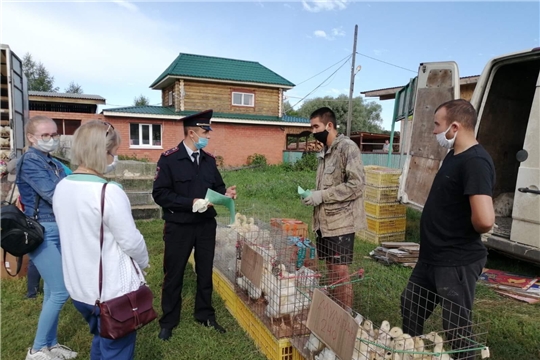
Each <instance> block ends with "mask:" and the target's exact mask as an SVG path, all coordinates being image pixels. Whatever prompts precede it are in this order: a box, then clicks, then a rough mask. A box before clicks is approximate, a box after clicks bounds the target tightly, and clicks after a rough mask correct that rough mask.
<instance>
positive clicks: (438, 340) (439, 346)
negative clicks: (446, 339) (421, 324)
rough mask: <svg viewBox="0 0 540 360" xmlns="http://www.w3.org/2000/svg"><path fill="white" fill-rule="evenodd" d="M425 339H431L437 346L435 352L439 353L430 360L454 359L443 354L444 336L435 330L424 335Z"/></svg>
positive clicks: (434, 348)
mask: <svg viewBox="0 0 540 360" xmlns="http://www.w3.org/2000/svg"><path fill="white" fill-rule="evenodd" d="M424 339H427V340H429V341H431V342H432V343H433V344H434V345H435V346H434V347H433V353H434V354H439V355H433V356H432V357H431V359H430V360H452V358H451V357H450V355H448V354H442V353H443V352H444V349H443V338H442V337H441V336H440V335H439V334H437V333H436V332H435V331H432V332H430V333H429V334H427V335H425V336H424Z"/></svg>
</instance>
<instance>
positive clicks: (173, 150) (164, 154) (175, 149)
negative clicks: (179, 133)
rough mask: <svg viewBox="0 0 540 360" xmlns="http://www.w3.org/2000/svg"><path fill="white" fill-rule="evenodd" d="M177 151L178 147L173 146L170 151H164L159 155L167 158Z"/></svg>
mask: <svg viewBox="0 0 540 360" xmlns="http://www.w3.org/2000/svg"><path fill="white" fill-rule="evenodd" d="M178 150H179V149H178V146H175V147H173V148H172V149H169V150H167V151H164V152H163V153H161V155H163V156H169V155H171V154H174V153H175V152H177V151H178Z"/></svg>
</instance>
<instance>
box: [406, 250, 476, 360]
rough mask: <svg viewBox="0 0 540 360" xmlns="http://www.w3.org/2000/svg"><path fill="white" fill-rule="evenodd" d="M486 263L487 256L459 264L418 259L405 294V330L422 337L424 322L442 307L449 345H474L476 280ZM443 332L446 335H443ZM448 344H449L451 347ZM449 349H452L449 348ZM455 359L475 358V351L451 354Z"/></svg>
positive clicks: (461, 347) (459, 346) (465, 347)
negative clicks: (442, 264) (430, 262)
mask: <svg viewBox="0 0 540 360" xmlns="http://www.w3.org/2000/svg"><path fill="white" fill-rule="evenodd" d="M485 264H486V258H483V259H480V260H478V261H476V262H474V263H472V264H469V265H464V266H456V267H447V266H434V265H430V264H426V263H423V262H418V263H417V264H416V266H415V268H414V270H413V272H412V274H411V277H410V278H409V283H408V284H407V287H406V288H405V290H403V293H402V294H401V315H402V316H403V332H404V333H407V334H409V335H411V336H413V337H414V336H419V335H422V334H423V332H424V322H425V321H426V320H427V319H428V318H429V316H430V315H431V313H432V312H433V310H434V309H435V307H436V306H437V305H438V304H439V303H440V304H441V306H442V317H443V324H442V325H443V328H444V330H445V334H446V340H447V342H445V345H446V344H448V345H450V346H451V348H452V349H454V350H458V349H467V348H471V347H474V343H472V342H471V341H470V340H473V336H474V335H473V324H472V322H471V310H472V307H473V302H474V294H475V291H476V281H477V280H478V277H479V276H480V274H481V273H482V269H483V268H484V265H485ZM440 335H443V334H440ZM448 345H446V347H448ZM445 350H446V351H448V350H449V349H445ZM451 357H453V358H454V359H474V357H475V354H474V352H473V351H469V352H461V353H456V354H455V355H451Z"/></svg>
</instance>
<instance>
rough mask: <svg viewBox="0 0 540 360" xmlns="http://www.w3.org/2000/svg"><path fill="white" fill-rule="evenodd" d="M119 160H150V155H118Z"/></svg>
mask: <svg viewBox="0 0 540 360" xmlns="http://www.w3.org/2000/svg"><path fill="white" fill-rule="evenodd" d="M118 160H134V161H141V162H149V161H150V159H149V158H148V157H146V156H145V157H143V158H138V157H137V154H133V155H118Z"/></svg>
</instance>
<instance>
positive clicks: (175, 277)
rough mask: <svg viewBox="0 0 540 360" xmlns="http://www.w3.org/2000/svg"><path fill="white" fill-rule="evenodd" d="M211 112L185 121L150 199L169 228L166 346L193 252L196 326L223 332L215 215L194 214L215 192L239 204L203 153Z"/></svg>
mask: <svg viewBox="0 0 540 360" xmlns="http://www.w3.org/2000/svg"><path fill="white" fill-rule="evenodd" d="M212 113H213V111H212V110H206V111H203V112H201V113H198V114H194V115H190V116H187V117H185V118H184V119H183V121H184V140H183V141H182V142H181V143H180V144H179V145H178V146H177V147H174V148H172V149H169V150H167V151H165V152H164V153H163V154H162V155H161V157H160V159H159V161H158V163H157V168H156V176H155V178H154V187H153V191H152V196H153V197H154V200H155V202H156V203H157V204H158V205H160V206H161V207H162V208H163V219H164V220H165V227H164V230H163V240H164V241H165V253H164V256H163V271H164V273H165V278H164V281H163V287H162V293H161V308H162V311H163V315H162V316H161V318H160V319H159V324H160V327H161V330H160V332H159V335H158V337H159V338H160V339H162V340H168V339H169V338H170V337H171V335H172V329H173V328H175V327H176V326H177V325H178V323H179V321H180V310H181V308H182V284H183V280H184V270H185V268H186V264H187V262H188V259H189V256H190V254H191V251H192V250H193V248H195V266H196V273H197V295H196V298H195V312H194V316H195V320H196V321H197V322H199V323H200V324H202V325H204V326H206V327H212V328H214V329H215V330H217V331H219V332H220V333H224V332H225V329H224V328H223V327H222V326H220V325H219V324H218V323H217V322H216V316H215V311H214V308H213V307H212V267H213V262H214V248H215V243H216V219H215V216H216V211H215V209H214V208H213V207H212V206H211V204H210V206H209V207H208V209H207V210H206V211H204V212H193V205H194V204H195V202H196V201H197V200H200V199H204V197H205V195H206V191H207V190H208V189H212V190H214V191H217V192H218V193H221V194H225V195H226V196H229V197H231V198H233V199H235V198H236V187H235V186H231V187H229V188H228V189H225V184H224V182H223V179H222V177H221V174H220V173H219V171H218V169H217V166H216V160H215V158H214V157H213V156H212V155H210V154H208V153H207V152H205V151H203V150H202V149H203V148H204V147H205V146H206V145H207V144H208V140H209V139H210V131H212V128H211V127H210V119H211V118H212Z"/></svg>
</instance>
